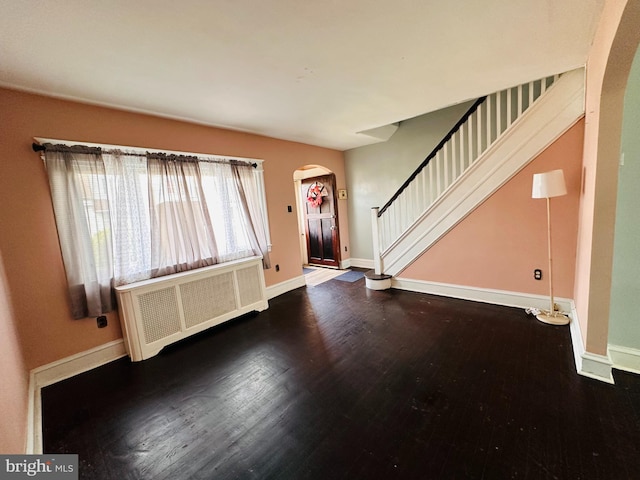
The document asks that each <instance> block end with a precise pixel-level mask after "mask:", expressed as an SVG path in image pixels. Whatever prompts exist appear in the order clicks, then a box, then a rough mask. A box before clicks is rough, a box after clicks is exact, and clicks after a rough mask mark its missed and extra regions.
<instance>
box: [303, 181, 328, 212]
mask: <svg viewBox="0 0 640 480" xmlns="http://www.w3.org/2000/svg"><path fill="white" fill-rule="evenodd" d="M327 195H328V193H327V192H326V191H325V189H324V185H323V184H321V183H320V182H313V183H312V184H311V186H310V187H309V190H307V202H308V203H309V205H311V206H312V207H316V208H317V207H319V206H320V205H322V197H324V196H327Z"/></svg>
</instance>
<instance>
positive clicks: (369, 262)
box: [351, 258, 373, 268]
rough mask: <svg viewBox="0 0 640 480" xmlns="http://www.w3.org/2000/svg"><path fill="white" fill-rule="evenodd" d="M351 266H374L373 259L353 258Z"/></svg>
mask: <svg viewBox="0 0 640 480" xmlns="http://www.w3.org/2000/svg"><path fill="white" fill-rule="evenodd" d="M351 266H352V267H358V268H373V259H369V258H351Z"/></svg>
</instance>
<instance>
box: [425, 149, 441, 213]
mask: <svg viewBox="0 0 640 480" xmlns="http://www.w3.org/2000/svg"><path fill="white" fill-rule="evenodd" d="M437 162H438V156H437V155H436V156H435V157H433V158H432V159H431V161H430V162H429V166H428V167H427V168H428V169H429V205H428V206H429V207H430V206H431V204H432V203H433V201H434V200H435V195H436V190H435V179H434V178H433V177H434V173H433V170H434V168H435V167H434V165H435V164H436V163H437Z"/></svg>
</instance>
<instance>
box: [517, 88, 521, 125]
mask: <svg viewBox="0 0 640 480" xmlns="http://www.w3.org/2000/svg"><path fill="white" fill-rule="evenodd" d="M517 113H518V114H517V115H516V118H520V115H522V85H518V111H517Z"/></svg>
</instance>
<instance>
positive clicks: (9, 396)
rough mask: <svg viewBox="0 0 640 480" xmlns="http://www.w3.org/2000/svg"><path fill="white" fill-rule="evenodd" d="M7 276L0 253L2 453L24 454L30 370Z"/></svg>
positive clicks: (0, 450) (0, 447)
mask: <svg viewBox="0 0 640 480" xmlns="http://www.w3.org/2000/svg"><path fill="white" fill-rule="evenodd" d="M6 285H7V279H6V276H5V274H4V267H3V260H2V256H1V255H0V368H1V369H2V388H0V412H2V414H1V415H0V453H4V454H8V453H24V452H25V444H26V431H27V429H26V426H27V398H28V389H29V380H28V379H29V372H28V371H27V369H26V366H25V364H24V361H23V358H22V348H21V346H20V341H19V339H18V333H17V331H16V327H15V323H16V320H15V316H14V315H13V310H12V308H11V302H10V298H9V292H8V290H7V286H6Z"/></svg>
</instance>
